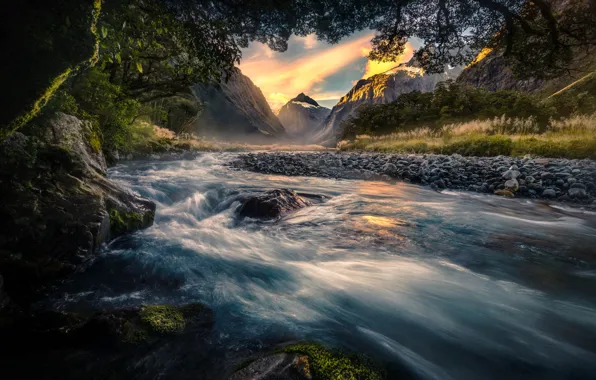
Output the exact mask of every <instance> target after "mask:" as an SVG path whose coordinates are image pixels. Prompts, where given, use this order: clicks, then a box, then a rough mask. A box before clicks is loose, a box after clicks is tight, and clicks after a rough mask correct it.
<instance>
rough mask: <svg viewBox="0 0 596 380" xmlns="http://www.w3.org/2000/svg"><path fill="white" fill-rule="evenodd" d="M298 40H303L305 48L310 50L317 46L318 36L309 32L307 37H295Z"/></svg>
mask: <svg viewBox="0 0 596 380" xmlns="http://www.w3.org/2000/svg"><path fill="white" fill-rule="evenodd" d="M295 39H297V40H298V41H300V42H302V44H303V46H304V48H305V49H307V50H310V49H313V48H315V47H316V46H317V44H318V41H317V36H316V35H314V34H309V35H308V36H306V37H295Z"/></svg>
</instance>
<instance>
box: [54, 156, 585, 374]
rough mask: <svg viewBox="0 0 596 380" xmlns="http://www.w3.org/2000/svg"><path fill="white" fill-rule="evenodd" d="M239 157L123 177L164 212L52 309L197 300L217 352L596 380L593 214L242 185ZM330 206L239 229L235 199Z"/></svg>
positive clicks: (263, 180)
mask: <svg viewBox="0 0 596 380" xmlns="http://www.w3.org/2000/svg"><path fill="white" fill-rule="evenodd" d="M233 158H234V155H233V154H205V155H202V156H200V157H199V158H197V159H196V160H192V161H172V162H136V163H126V164H122V165H119V166H117V167H115V168H113V169H112V170H111V171H110V177H111V178H113V179H116V180H119V181H123V182H125V183H126V184H128V185H129V186H130V187H132V188H133V189H134V190H135V191H137V192H139V193H140V194H142V195H144V196H146V197H149V198H151V199H153V200H154V201H156V203H157V215H156V220H155V224H154V226H153V227H151V228H149V229H147V230H144V231H139V232H137V233H135V234H134V235H132V236H130V237H127V238H121V239H119V240H116V241H114V242H113V243H111V245H110V246H109V247H107V248H106V250H105V252H104V253H103V255H102V256H101V257H100V258H99V259H98V260H97V261H96V262H95V263H94V264H93V265H92V266H91V267H90V268H89V270H88V271H87V273H85V274H84V275H80V276H75V277H74V278H73V280H72V281H71V282H70V283H69V284H67V285H65V286H64V288H63V289H61V290H60V292H59V295H58V296H56V298H55V299H54V301H53V302H54V304H55V307H57V308H64V309H68V308H80V307H100V308H107V307H121V306H129V305H138V304H142V303H174V304H182V303H187V302H191V301H200V302H203V303H206V304H207V305H209V306H210V307H211V308H213V310H214V311H215V314H216V320H217V323H216V325H215V331H214V334H213V335H214V338H213V339H214V342H215V343H214V344H216V345H218V346H219V347H220V348H221V349H222V350H223V351H239V350H240V351H241V350H242V349H243V348H245V347H248V346H249V345H251V344H252V345H254V344H255V343H254V342H265V341H267V340H269V339H273V340H275V339H278V340H283V339H284V338H287V339H316V340H319V341H323V342H326V343H328V344H331V345H335V346H340V347H344V348H347V349H351V350H355V351H358V352H365V353H366V354H368V355H370V356H372V357H374V358H375V359H378V360H380V361H382V362H385V363H398V365H399V366H402V367H404V368H407V370H408V371H409V372H410V373H412V374H414V375H416V376H417V377H419V378H422V379H505V378H506V379H517V378H540V379H587V378H590V377H596V269H595V268H596V266H595V265H593V263H594V260H595V259H596V215H595V214H594V213H590V212H587V211H580V210H573V209H568V208H565V207H563V206H556V205H548V204H546V203H541V202H534V201H529V200H521V199H520V200H517V199H514V200H511V199H504V198H500V197H495V196H485V195H478V194H471V193H463V192H462V193H456V192H443V193H437V192H434V191H432V190H429V189H425V188H422V187H418V186H413V185H408V184H405V183H397V184H389V183H382V182H367V181H357V180H332V179H323V178H310V177H284V176H273V175H263V174H257V173H250V172H243V171H236V170H233V169H231V168H229V167H227V166H226V165H225V164H226V162H229V161H230V160H231V159H233ZM274 188H291V189H294V190H296V191H298V192H308V193H317V194H322V195H325V196H326V197H327V201H326V202H324V203H321V204H317V205H314V206H312V207H308V208H304V209H302V210H299V211H298V212H295V213H292V214H290V215H287V216H285V217H283V218H282V219H281V220H275V221H256V220H238V219H237V218H236V217H235V215H234V209H235V207H236V206H237V204H238V203H237V202H235V198H236V196H237V195H238V194H243V193H247V192H261V191H264V190H267V189H274Z"/></svg>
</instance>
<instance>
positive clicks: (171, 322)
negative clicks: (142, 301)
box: [139, 305, 186, 334]
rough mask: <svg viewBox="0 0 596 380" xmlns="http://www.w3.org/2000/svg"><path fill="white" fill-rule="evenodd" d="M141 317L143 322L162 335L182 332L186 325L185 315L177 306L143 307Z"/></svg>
mask: <svg viewBox="0 0 596 380" xmlns="http://www.w3.org/2000/svg"><path fill="white" fill-rule="evenodd" d="M139 315H140V317H141V321H143V322H144V323H145V324H147V325H148V326H149V327H150V328H151V329H153V330H154V331H156V332H158V333H160V334H175V333H179V332H182V330H184V327H185V325H186V322H185V319H184V314H183V313H182V311H181V310H180V308H177V307H175V306H167V305H153V306H143V308H142V309H141V311H140V314H139Z"/></svg>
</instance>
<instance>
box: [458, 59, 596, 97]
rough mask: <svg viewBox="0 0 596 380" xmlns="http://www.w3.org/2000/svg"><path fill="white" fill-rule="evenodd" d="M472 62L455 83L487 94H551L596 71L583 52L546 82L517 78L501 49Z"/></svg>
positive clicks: (594, 63) (592, 60)
mask: <svg viewBox="0 0 596 380" xmlns="http://www.w3.org/2000/svg"><path fill="white" fill-rule="evenodd" d="M475 61H476V63H474V64H471V65H470V66H468V67H466V68H465V69H464V70H463V72H462V73H461V74H460V76H459V77H458V78H457V83H460V84H463V85H467V86H471V87H478V88H485V89H487V90H489V91H499V90H517V91H526V92H536V91H540V92H543V93H545V94H552V93H555V92H556V91H558V90H560V89H562V88H564V87H566V86H568V85H569V84H572V83H574V82H575V81H578V80H580V79H582V78H583V77H585V76H586V75H591V73H593V72H594V71H595V70H596V58H595V57H594V55H592V54H589V53H586V52H584V51H575V52H574V56H573V60H572V61H571V63H570V65H569V71H568V73H567V74H564V75H561V76H559V77H557V78H553V79H549V80H544V79H537V78H526V79H519V78H517V77H516V76H515V74H514V73H513V70H512V69H511V66H510V65H509V63H508V62H507V59H506V58H505V57H503V54H502V51H501V50H485V51H483V52H482V53H480V55H479V57H478V58H476V60H475Z"/></svg>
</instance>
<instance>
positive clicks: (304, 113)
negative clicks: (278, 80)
mask: <svg viewBox="0 0 596 380" xmlns="http://www.w3.org/2000/svg"><path fill="white" fill-rule="evenodd" d="M329 112H331V110H330V109H329V108H326V107H322V106H320V105H319V103H317V101H316V100H314V99H313V98H311V97H310V96H308V95H306V94H304V93H300V94H298V96H296V97H295V98H293V99H292V100H290V101H289V102H287V103H286V104H285V105H284V106H283V107H281V108H280V109H279V110H278V111H277V116H278V118H279V120H280V121H281V123H282V124H283V126H284V128H285V129H286V131H287V133H288V134H290V135H292V137H294V139H296V140H298V141H303V142H305V141H308V140H309V139H310V138H311V137H312V136H313V135H314V134H315V133H316V132H317V129H318V128H319V127H320V126H321V124H322V123H323V121H324V120H325V118H326V117H327V115H329Z"/></svg>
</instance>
